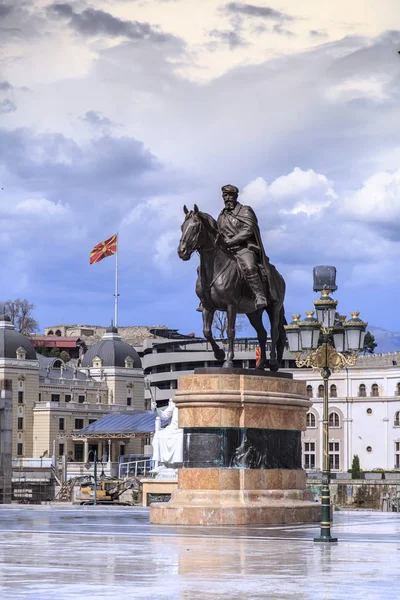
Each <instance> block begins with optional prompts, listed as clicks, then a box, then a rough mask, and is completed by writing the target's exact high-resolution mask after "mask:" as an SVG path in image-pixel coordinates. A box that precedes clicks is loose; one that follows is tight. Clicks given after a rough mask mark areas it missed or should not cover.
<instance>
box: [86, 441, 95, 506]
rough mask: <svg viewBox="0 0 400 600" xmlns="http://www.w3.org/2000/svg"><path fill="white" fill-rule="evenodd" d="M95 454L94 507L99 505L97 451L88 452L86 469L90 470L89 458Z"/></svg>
mask: <svg viewBox="0 0 400 600" xmlns="http://www.w3.org/2000/svg"><path fill="white" fill-rule="evenodd" d="M91 454H93V475H94V488H93V491H94V499H93V504H94V506H96V505H97V450H89V452H88V462H87V463H85V467H86V468H87V469H90V461H89V457H90V455H91Z"/></svg>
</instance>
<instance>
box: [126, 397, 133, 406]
mask: <svg viewBox="0 0 400 600" xmlns="http://www.w3.org/2000/svg"><path fill="white" fill-rule="evenodd" d="M126 405H127V406H132V398H127V399H126Z"/></svg>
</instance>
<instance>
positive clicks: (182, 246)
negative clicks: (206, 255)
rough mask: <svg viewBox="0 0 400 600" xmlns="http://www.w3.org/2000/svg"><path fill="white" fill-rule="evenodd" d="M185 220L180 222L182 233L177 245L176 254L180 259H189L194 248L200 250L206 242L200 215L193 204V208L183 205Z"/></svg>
mask: <svg viewBox="0 0 400 600" xmlns="http://www.w3.org/2000/svg"><path fill="white" fill-rule="evenodd" d="M183 212H184V213H185V220H184V221H183V223H182V227H181V230H182V235H181V239H180V242H179V246H178V256H179V258H181V259H182V260H189V258H190V257H191V256H192V254H193V252H194V251H195V250H200V249H201V248H202V247H203V246H204V244H205V242H206V232H205V228H204V223H203V220H202V215H203V213H201V212H200V211H199V209H198V207H197V205H196V204H195V205H194V208H193V210H188V209H187V208H186V206H184V207H183Z"/></svg>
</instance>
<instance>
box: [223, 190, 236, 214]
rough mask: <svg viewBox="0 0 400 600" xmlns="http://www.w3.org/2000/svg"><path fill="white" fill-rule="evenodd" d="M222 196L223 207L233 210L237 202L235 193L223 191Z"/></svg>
mask: <svg viewBox="0 0 400 600" xmlns="http://www.w3.org/2000/svg"><path fill="white" fill-rule="evenodd" d="M222 198H223V200H224V202H225V208H226V210H229V211H231V210H233V209H234V208H235V206H236V204H237V195H236V194H232V193H231V192H224V193H223V194H222Z"/></svg>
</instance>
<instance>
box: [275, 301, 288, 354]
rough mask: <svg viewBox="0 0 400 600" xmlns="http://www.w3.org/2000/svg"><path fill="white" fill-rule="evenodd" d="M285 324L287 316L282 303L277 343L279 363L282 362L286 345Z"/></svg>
mask: <svg viewBox="0 0 400 600" xmlns="http://www.w3.org/2000/svg"><path fill="white" fill-rule="evenodd" d="M285 325H287V321H286V317H285V308H284V306H283V304H282V306H281V310H280V311H279V325H278V340H277V343H276V357H277V359H278V361H279V363H281V362H282V358H283V352H284V350H285V346H286V329H285Z"/></svg>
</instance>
